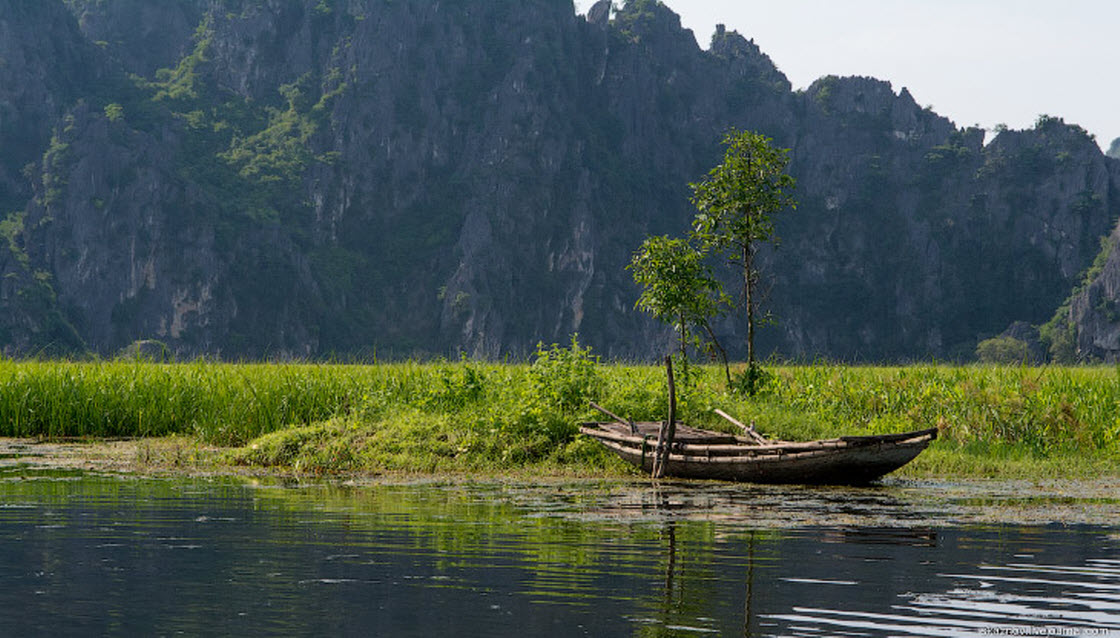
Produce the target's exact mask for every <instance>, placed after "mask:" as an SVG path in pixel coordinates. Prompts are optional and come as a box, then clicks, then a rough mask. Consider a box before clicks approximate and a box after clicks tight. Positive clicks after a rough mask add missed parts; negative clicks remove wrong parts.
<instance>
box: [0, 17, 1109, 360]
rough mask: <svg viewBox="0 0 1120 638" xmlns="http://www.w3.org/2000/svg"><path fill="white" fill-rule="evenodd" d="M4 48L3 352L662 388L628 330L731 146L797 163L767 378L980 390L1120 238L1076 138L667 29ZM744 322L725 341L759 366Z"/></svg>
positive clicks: (361, 32)
mask: <svg viewBox="0 0 1120 638" xmlns="http://www.w3.org/2000/svg"><path fill="white" fill-rule="evenodd" d="M67 7H68V8H69V11H67ZM7 17H9V18H10V21H11V25H12V26H11V28H10V31H11V33H13V34H15V35H16V36H18V37H13V38H10V39H8V40H5V41H4V42H0V58H2V59H7V60H25V61H27V63H26V64H22V65H17V64H9V65H7V66H4V65H0V79H2V80H3V82H0V105H9V106H4V107H2V109H0V110H3V113H0V116H2V117H3V119H4V122H5V125H4V127H3V129H2V130H0V146H3V147H4V148H5V149H6V150H11V151H12V152H11V153H10V154H6V155H5V157H4V158H3V161H2V162H0V220H5V221H4V224H3V234H4V236H5V239H8V241H5V242H0V276H3V279H2V280H0V281H2V282H3V283H2V285H0V288H2V290H0V310H2V311H3V313H4V315H6V316H8V317H15V318H16V319H12V320H0V324H2V325H0V350H2V351H4V352H6V353H9V354H20V355H25V354H29V353H34V352H36V351H38V350H39V349H40V348H42V347H48V348H52V350H49V351H52V352H57V351H60V350H65V351H71V352H81V351H83V350H85V349H89V350H92V351H94V352H97V353H99V354H101V355H110V354H112V353H115V352H117V351H119V350H120V349H121V348H123V347H125V346H127V345H128V344H129V343H131V342H133V341H135V340H140V339H160V340H162V341H164V342H165V343H167V344H168V346H169V348H170V349H171V350H172V351H173V352H175V353H176V354H177V355H179V356H182V357H187V358H189V357H195V356H203V355H209V356H215V355H218V356H224V357H227V358H229V357H233V358H236V357H249V358H258V359H259V358H268V357H271V356H284V357H297V358H298V357H311V358H329V357H330V356H332V355H335V354H337V355H340V356H348V355H353V354H366V353H369V352H371V351H373V350H374V349H376V350H377V351H378V352H379V353H380V354H381V355H382V356H383V357H384V356H386V355H393V356H396V357H398V358H405V357H409V356H422V357H429V356H433V355H436V356H438V355H440V354H443V355H446V354H448V353H454V352H459V351H465V352H468V353H469V354H470V355H472V356H478V357H489V358H492V359H499V358H502V357H505V356H513V357H516V358H519V359H520V358H524V357H525V356H527V355H528V354H529V353H531V352H532V349H533V344H535V343H536V342H537V341H539V340H544V341H546V342H550V341H561V340H563V339H565V338H566V336H567V335H568V334H570V333H572V332H574V331H578V332H580V334H582V335H584V339H585V340H586V341H587V342H588V343H592V344H594V345H595V346H596V347H597V348H598V349H599V350H600V351H603V352H606V353H608V354H610V355H611V356H617V357H623V358H651V357H653V356H654V355H655V354H657V353H659V352H660V351H661V350H662V349H663V346H664V344H665V342H666V340H667V338H668V337H667V334H666V331H665V330H664V329H662V328H661V327H660V326H658V325H657V324H656V322H654V321H651V320H649V319H648V318H646V317H643V316H642V314H641V313H637V312H634V311H633V309H632V307H631V304H630V303H629V301H628V300H630V299H633V298H634V297H636V295H637V291H636V289H635V287H634V285H633V282H631V281H630V280H629V278H628V277H626V275H625V273H624V271H623V268H624V266H625V265H626V259H627V256H628V255H629V252H630V251H631V250H632V249H633V247H634V246H637V245H638V244H639V243H640V242H641V240H642V239H643V238H644V237H646V236H650V235H659V234H664V233H674V232H677V231H678V230H679V229H680V228H684V227H686V225H687V224H688V220H689V219H691V218H692V216H693V213H694V212H695V211H694V210H692V208H691V207H690V206H689V202H688V197H689V192H688V187H687V185H688V184H689V183H690V182H693V181H695V180H697V179H699V178H701V177H702V176H703V175H704V173H705V171H706V170H707V169H708V168H709V167H711V166H712V165H713V164H714V163H715V162H717V161H718V157H719V142H720V139H721V135H722V133H723V132H724V131H726V130H727V129H728V128H729V127H737V128H739V129H743V130H754V131H759V132H761V133H763V134H765V135H767V136H769V137H772V138H773V139H774V140H775V144H776V145H778V146H780V147H782V148H790V149H792V150H791V152H790V154H789V159H790V164H789V169H790V171H789V172H790V174H791V175H793V176H794V177H796V178H798V180H799V189H798V193H797V196H798V201H799V210H798V215H796V216H789V218H788V219H780V220H776V226H777V228H776V230H777V232H778V233H779V234H780V235H781V236H782V238H783V245H784V248H783V249H782V250H781V251H775V252H771V251H768V250H762V251H759V255H758V259H759V264H760V265H764V266H765V268H766V270H767V272H769V273H772V274H773V283H774V293H773V295H772V296H771V298H770V299H769V300H768V303H767V307H768V308H770V309H772V310H773V312H774V313H775V315H776V316H779V317H781V318H782V322H781V324H780V325H778V326H770V327H767V328H766V329H764V330H761V331H760V333H759V335H758V338H759V343H758V349H759V351H760V353H761V354H763V355H765V354H769V353H771V352H778V353H780V354H782V355H783V356H786V357H792V358H798V357H800V358H804V359H811V358H813V357H816V356H818V355H821V356H827V357H829V358H832V359H836V360H845V361H887V360H890V361H898V360H921V359H924V358H927V357H929V356H933V357H937V358H938V359H939V360H947V359H949V360H967V359H969V358H971V357H972V356H973V353H974V352H975V348H976V346H977V344H978V343H979V342H980V341H983V340H985V339H987V338H990V337H993V336H995V335H998V334H1000V333H1001V331H1003V330H1005V329H1006V327H1007V326H1008V325H1009V324H1011V323H1012V322H1014V321H1024V322H1027V323H1030V324H1035V325H1038V324H1042V323H1044V322H1045V321H1046V320H1047V319H1048V318H1049V316H1051V314H1052V312H1053V309H1054V308H1056V307H1058V306H1059V305H1061V303H1062V300H1063V299H1065V298H1066V297H1067V296H1068V295H1069V292H1070V290H1071V289H1072V288H1073V287H1074V286H1075V285H1076V284H1078V283H1079V279H1078V275H1079V273H1081V272H1082V271H1084V269H1085V268H1087V267H1088V266H1089V265H1090V264H1091V263H1092V259H1093V256H1094V255H1095V254H1096V252H1097V251H1098V249H1099V240H1100V237H1102V236H1104V235H1107V234H1108V232H1109V231H1110V230H1111V226H1112V225H1113V224H1114V223H1115V219H1116V218H1117V217H1118V216H1120V197H1118V196H1117V193H1120V168H1118V167H1120V162H1116V161H1115V160H1112V159H1109V158H1106V157H1104V156H1103V154H1101V152H1100V149H1099V148H1098V147H1097V146H1096V144H1095V142H1094V141H1093V140H1092V139H1091V138H1090V137H1089V136H1088V135H1086V134H1085V132H1084V131H1083V130H1081V129H1079V128H1078V127H1076V126H1072V125H1067V124H1066V123H1065V122H1063V121H1062V120H1061V119H1060V118H1054V117H1045V118H1040V120H1039V122H1038V123H1037V124H1036V126H1035V127H1034V128H1033V129H1031V130H1028V131H1001V132H1000V133H999V134H998V135H997V136H996V137H995V139H994V140H992V141H990V143H988V144H985V143H984V142H985V140H984V133H983V131H980V130H977V129H969V128H965V129H960V128H957V127H956V126H955V125H954V124H953V123H952V122H950V121H948V120H947V119H945V118H942V117H940V116H938V115H937V114H936V113H934V112H932V110H930V109H925V108H922V107H921V106H919V105H918V104H917V102H916V101H915V100H914V98H913V96H911V95H910V93H909V92H908V91H906V90H905V89H903V90H900V91H897V92H896V91H895V89H894V88H893V87H891V86H890V84H888V83H886V82H881V81H877V80H874V79H870V78H837V77H829V78H824V79H822V80H820V81H819V82H816V83H814V84H813V86H811V87H809V88H808V89H807V90H805V91H800V92H794V91H792V90H791V89H790V86H789V83H788V81H787V80H786V79H785V78H784V77H783V76H782V74H781V72H780V71H779V70H778V68H777V67H776V66H775V64H774V63H773V62H772V61H771V60H770V59H769V58H768V57H767V56H766V55H765V54H764V53H763V52H762V51H760V50H759V48H758V47H757V46H756V45H755V44H754V43H753V42H751V41H749V40H748V39H746V38H745V37H743V36H742V35H740V34H737V33H735V32H731V31H727V30H725V29H722V30H719V31H717V33H716V34H715V36H714V37H713V38H712V42H711V47H710V48H709V49H707V50H705V49H702V48H700V47H699V46H698V45H697V43H696V41H695V39H694V38H693V37H692V35H691V34H690V33H689V32H688V31H687V30H684V29H682V28H681V25H680V21H679V19H678V18H677V16H676V15H674V14H673V13H672V11H671V10H669V8H668V7H666V6H665V5H664V4H663V3H659V2H654V1H645V0H643V1H640V2H639V1H632V2H627V3H625V4H624V5H623V6H622V7H620V8H619V9H618V10H617V11H615V12H614V17H613V18H612V19H608V17H607V14H605V13H602V12H600V15H599V16H598V19H596V20H592V21H588V20H585V19H583V18H581V17H579V16H576V15H573V14H572V11H571V7H570V5H565V3H562V2H554V1H553V0H531V1H525V2H512V1H510V0H487V1H485V2H474V3H452V4H451V5H448V4H446V3H444V4H438V5H437V4H433V3H431V2H428V1H424V0H401V1H398V2H363V1H355V2H349V3H342V2H320V0H301V1H299V2H289V3H274V2H263V1H261V0H238V1H236V2H222V3H211V2H206V1H204V0H177V1H175V2H164V3H155V4H153V3H143V2H138V0H113V1H112V2H104V1H94V0H65V3H64V2H63V0H43V1H42V2H38V3H34V4H29V5H27V7H26V8H25V9H21V10H20V11H15V12H12V13H11V14H10V16H7ZM883 237H889V238H890V241H889V242H887V241H880V239H881V238H883ZM725 283H726V282H725ZM1098 305H1101V304H1100V303H1098V302H1096V301H1094V302H1093V303H1092V304H1091V307H1092V308H1096V306H1098ZM1104 310H1105V312H1100V313H1095V314H1094V317H1096V319H1094V320H1097V321H1101V322H1104V323H1107V321H1106V320H1107V319H1108V317H1109V316H1110V315H1109V313H1108V312H1107V310H1108V308H1107V300H1106V303H1105V304H1104ZM1078 316H1079V317H1082V316H1086V315H1085V313H1080V314H1079V315H1078ZM740 323H741V322H736V321H734V320H733V319H730V318H728V319H724V320H722V321H719V322H715V323H713V325H712V326H711V328H712V330H713V332H714V333H716V334H717V335H718V336H719V337H720V339H721V341H722V342H723V343H725V344H729V345H733V346H734V347H733V348H731V350H732V352H730V353H729V354H730V355H731V356H733V357H741V358H746V351H745V349H744V348H743V347H742V346H740V345H739V344H740V343H742V342H743V339H742V337H743V336H744V335H743V333H744V332H745V331H746V328H745V327H743V326H741V325H739V324H740ZM1103 327H1104V328H1107V326H1103ZM1105 332H1107V330H1105ZM1083 333H1084V331H1083ZM1084 334H1087V333H1084ZM1078 339H1079V341H1078V343H1079V344H1080V346H1085V345H1087V344H1088V343H1089V342H1088V341H1087V340H1086V339H1082V338H1081V337H1078ZM1096 341H1102V340H1096Z"/></svg>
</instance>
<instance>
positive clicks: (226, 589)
mask: <svg viewBox="0 0 1120 638" xmlns="http://www.w3.org/2000/svg"><path fill="white" fill-rule="evenodd" d="M892 517H896V519H895V524H886V523H884V521H888V522H889V521H890V520H891V518H892ZM1116 533H1117V528H1116V527H1115V526H1100V525H1097V526H1075V527H1060V526H1037V525H1032V526H1018V525H1009V524H999V525H979V524H975V523H969V524H965V525H959V524H950V523H947V522H946V518H945V508H943V507H941V506H940V505H936V504H935V505H915V503H913V502H911V501H909V500H907V498H906V497H904V496H899V495H898V494H897V493H896V492H884V491H882V490H862V491H860V490H854V491H853V490H831V489H830V490H807V489H797V488H782V489H770V488H758V489H757V490H755V489H753V488H743V487H742V486H738V487H729V486H721V485H711V484H709V485H667V486H662V487H660V488H656V489H655V488H650V487H648V486H645V485H629V486H621V487H620V486H619V485H618V484H616V483H606V484H598V483H579V484H554V485H544V486H532V485H526V484H484V485H478V484H470V485H457V484H421V485H369V486H350V487H346V486H338V485H333V486H332V485H312V486H284V485H279V484H263V485H253V484H248V483H245V482H242V481H238V480H233V479H212V480H203V479H176V480H157V479H129V478H122V477H112V476H82V475H79V474H70V475H67V476H56V475H51V474H49V473H42V472H38V473H36V472H28V471H19V472H15V471H13V472H8V473H0V628H3V629H2V630H0V633H3V634H6V635H7V634H10V635H36V634H38V635H118V634H129V635H132V634H139V635H174V634H186V635H230V634H248V635H268V634H271V635H291V634H301V635H302V634H325V635H374V636H432V635H436V636H438V635H440V634H444V635H448V636H452V635H476V636H573V635H588V636H626V635H630V636H696V635H721V636H836V635H858V636H890V635H907V636H913V635H927V636H965V635H978V634H980V633H983V632H1004V634H1005V635H1010V634H1011V633H1012V632H1015V631H1018V632H1019V635H1024V634H1025V632H1028V631H1029V632H1034V634H1035V635H1047V633H1046V632H1051V633H1050V634H1049V635H1109V634H1107V633H1093V634H1090V633H1089V630H1093V631H1100V632H1105V631H1111V632H1114V633H1117V634H1120V552H1118V551H1117V550H1118V545H1120V537H1118V536H1117V535H1116ZM1059 631H1066V632H1074V631H1079V632H1081V633H1079V634H1078V633H1064V634H1063V633H1057V632H1059ZM1039 632H1041V633H1039Z"/></svg>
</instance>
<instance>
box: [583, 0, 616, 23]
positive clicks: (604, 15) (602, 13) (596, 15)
mask: <svg viewBox="0 0 1120 638" xmlns="http://www.w3.org/2000/svg"><path fill="white" fill-rule="evenodd" d="M611 6H612V5H611V0H599V1H598V2H596V3H595V4H593V5H591V8H590V9H588V10H587V22H588V23H590V24H594V25H596V26H600V27H605V26H607V24H608V23H609V22H610V19H611Z"/></svg>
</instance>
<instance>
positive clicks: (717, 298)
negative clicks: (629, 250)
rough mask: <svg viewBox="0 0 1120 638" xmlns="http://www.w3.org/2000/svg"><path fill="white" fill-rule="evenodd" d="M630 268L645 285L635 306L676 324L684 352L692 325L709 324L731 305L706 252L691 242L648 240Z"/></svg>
mask: <svg viewBox="0 0 1120 638" xmlns="http://www.w3.org/2000/svg"><path fill="white" fill-rule="evenodd" d="M626 268H627V270H630V271H632V273H633V275H634V281H635V282H637V283H638V285H640V286H642V294H641V296H640V297H638V301H637V303H636V304H635V307H637V308H638V309H640V310H642V311H644V312H648V313H649V314H650V315H652V316H653V317H654V318H655V319H658V320H659V321H663V322H665V323H668V324H672V325H673V327H674V329H675V330H676V331H677V333H678V334H679V335H680V340H681V347H682V349H683V348H684V346H685V344H686V342H687V341H688V326H689V325H706V324H707V323H708V322H709V321H710V320H711V318H712V317H718V316H721V315H723V314H724V313H725V312H727V308H728V307H729V306H730V303H731V300H730V298H728V296H727V295H726V294H724V292H723V287H722V286H720V283H719V282H718V281H717V280H716V279H715V278H714V277H713V275H712V271H711V268H710V267H708V265H707V264H706V263H705V262H704V253H703V252H701V251H700V250H698V249H696V248H695V247H694V246H693V245H692V244H690V243H689V242H688V241H687V240H684V239H672V238H669V237H667V236H664V235H658V236H655V237H648V238H647V239H646V240H645V241H644V242H642V245H641V247H640V248H639V249H638V252H636V253H634V256H633V258H632V259H631V260H630V265H628V266H627V267H626Z"/></svg>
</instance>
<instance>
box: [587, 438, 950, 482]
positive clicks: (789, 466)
mask: <svg viewBox="0 0 1120 638" xmlns="http://www.w3.org/2000/svg"><path fill="white" fill-rule="evenodd" d="M591 425H594V426H598V427H587V426H585V427H583V428H581V431H582V432H584V433H585V434H588V435H589V436H593V437H595V438H597V439H599V442H600V443H602V444H603V445H604V446H606V447H607V448H608V449H609V450H611V451H612V452H614V453H615V454H617V455H618V456H619V457H621V458H622V459H624V460H626V461H627V462H629V463H631V464H632V465H635V466H637V467H640V468H642V469H643V470H645V471H652V470H653V461H654V450H655V449H656V445H657V440H656V437H652V436H648V435H646V436H640V437H639V436H626V435H625V434H622V433H620V432H619V431H618V430H617V427H615V428H613V429H611V428H605V426H606V425H608V424H588V426H591ZM610 425H614V426H616V425H617V424H610ZM689 431H690V432H691V433H697V432H704V431H703V430H694V429H689ZM711 434H712V435H714V436H719V437H722V439H721V442H720V443H717V444H705V442H704V441H703V439H702V438H701V437H697V436H696V435H695V434H694V435H693V436H692V437H691V439H690V440H688V441H687V442H683V443H682V442H675V443H674V445H673V446H672V448H671V449H670V454H669V457H668V459H667V460H666V464H665V475H666V476H672V477H677V478H690V479H718V480H725V481H744V482H751V483H800V484H841V485H853V484H861V483H868V482H871V481H874V480H875V479H878V478H880V477H882V476H884V475H886V474H889V473H891V472H893V471H895V470H897V469H899V468H900V467H902V466H903V465H906V464H907V463H909V462H910V461H912V460H913V459H914V458H915V457H917V456H918V455H919V454H920V453H921V452H922V450H924V449H926V447H927V446H929V444H930V442H931V441H933V440H934V439H935V438H936V437H937V430H936V429H931V430H921V431H917V432H908V433H905V434H895V435H887V436H865V437H844V438H841V439H832V440H827V441H812V442H808V443H783V442H778V443H775V444H771V445H761V446H760V445H749V444H735V443H733V444H727V443H726V439H727V436H726V435H719V434H717V433H714V432H713V433H711Z"/></svg>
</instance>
